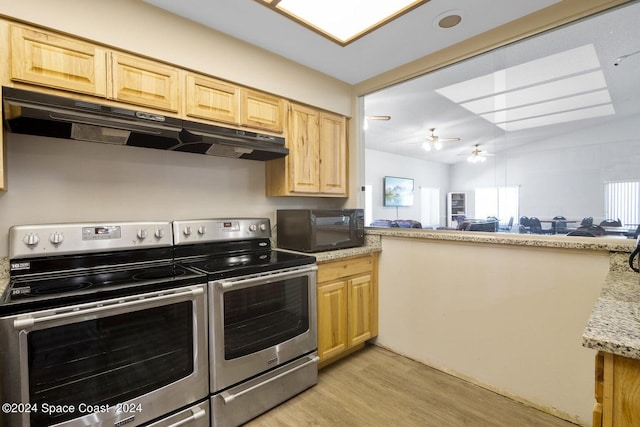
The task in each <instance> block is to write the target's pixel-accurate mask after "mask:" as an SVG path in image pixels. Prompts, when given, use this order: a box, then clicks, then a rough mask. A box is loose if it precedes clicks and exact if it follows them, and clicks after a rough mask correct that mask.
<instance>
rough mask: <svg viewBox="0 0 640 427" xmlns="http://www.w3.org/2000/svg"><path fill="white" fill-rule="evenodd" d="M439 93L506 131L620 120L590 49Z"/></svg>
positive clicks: (451, 87) (503, 71) (504, 71)
mask: <svg viewBox="0 0 640 427" xmlns="http://www.w3.org/2000/svg"><path fill="white" fill-rule="evenodd" d="M436 92H437V93H439V94H440V95H442V96H445V97H447V98H449V99H450V100H452V101H453V102H456V103H458V104H460V106H462V107H464V108H466V109H467V110H469V111H471V112H473V113H475V114H477V115H479V116H480V117H482V118H484V119H486V120H488V121H489V122H491V123H494V124H495V125H496V126H498V127H500V128H502V129H504V130H506V131H515V130H521V129H527V128H532V127H538V126H547V125H551V124H556V123H563V122H569V121H574V120H581V119H584V118H593V117H599V116H606V115H610V114H615V110H614V108H613V104H612V103H611V97H610V95H609V90H608V88H607V82H606V80H605V77H604V74H603V72H602V69H601V67H600V61H599V60H598V56H597V55H596V51H595V48H594V46H593V45H591V44H589V45H585V46H581V47H578V48H575V49H570V50H567V51H564V52H560V53H557V54H554V55H550V56H547V57H544V58H540V59H537V60H535V61H530V62H527V63H524V64H520V65H516V66H513V67H509V68H505V69H502V70H498V71H496V72H494V73H491V74H487V75H484V76H480V77H476V78H473V79H470V80H466V81H463V82H460V83H456V84H453V85H450V86H447V87H443V88H440V89H437V90H436Z"/></svg>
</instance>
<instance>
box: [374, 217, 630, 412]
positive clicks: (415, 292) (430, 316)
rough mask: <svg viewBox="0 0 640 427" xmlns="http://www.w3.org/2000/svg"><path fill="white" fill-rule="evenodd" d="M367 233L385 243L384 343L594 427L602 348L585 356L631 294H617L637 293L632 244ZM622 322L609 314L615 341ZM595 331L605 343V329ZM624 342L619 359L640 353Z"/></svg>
mask: <svg viewBox="0 0 640 427" xmlns="http://www.w3.org/2000/svg"><path fill="white" fill-rule="evenodd" d="M366 233H367V235H371V236H373V235H375V236H380V239H381V249H382V252H381V256H380V259H379V295H380V297H379V304H380V325H379V335H378V338H377V344H378V345H380V346H382V347H385V348H389V349H391V350H392V351H395V352H397V353H400V354H403V355H406V356H408V357H410V358H412V359H415V360H419V361H421V362H423V363H425V364H427V365H429V366H432V367H434V368H437V369H440V370H442V371H445V372H448V373H451V374H453V375H455V376H458V377H460V378H463V379H465V380H468V381H470V382H472V383H475V384H478V385H480V386H483V387H485V388H487V389H490V390H494V391H496V392H498V393H500V394H503V395H506V396H509V397H511V398H513V399H515V400H518V401H521V402H523V403H525V404H528V405H531V406H534V407H537V408H539V409H542V410H545V411H547V412H550V413H553V414H556V415H558V416H560V417H562V418H565V419H568V420H571V421H573V422H576V423H578V424H582V425H589V424H590V421H588V420H591V418H592V409H593V403H592V401H593V400H592V399H593V366H594V362H593V360H594V359H593V358H594V355H595V354H594V353H595V350H592V349H591V348H585V345H584V343H583V333H585V326H586V325H587V324H588V323H589V322H590V318H593V317H594V316H597V312H598V308H599V306H600V305H603V304H607V305H608V306H615V304H616V303H615V302H614V301H613V298H615V297H617V296H622V295H627V294H620V292H619V291H615V290H614V289H616V288H615V287H613V288H612V287H611V286H613V285H614V284H615V285H617V286H622V287H623V289H624V288H625V287H626V288H627V289H628V288H629V286H628V285H629V284H630V283H631V282H630V280H629V279H630V278H631V277H633V274H632V272H630V270H629V268H628V266H626V265H625V263H626V261H627V258H628V256H629V254H630V253H631V251H632V250H633V248H634V246H635V241H634V240H633V239H625V238H616V237H595V238H594V237H570V236H563V235H562V236H561V235H531V234H519V233H502V232H497V233H488V232H469V231H455V230H429V229H403V228H367V229H366ZM636 284H637V282H636ZM603 297H610V299H609V300H605V301H604V303H603V301H602V298H603ZM623 305H624V304H623ZM627 306H628V304H627ZM594 307H595V308H594ZM612 319H614V320H616V318H611V317H610V315H609V314H606V313H603V317H602V320H603V322H602V323H603V325H602V326H604V325H607V326H609V327H611V328H613V330H612V331H611V333H612V334H613V335H616V334H618V332H619V331H620V329H617V328H622V330H625V329H624V328H625V327H624V326H623V325H622V324H617V323H616V324H614V323H613V322H611V320H612ZM607 322H608V324H607ZM626 328H630V327H629V326H627V327H626ZM638 330H639V332H640V328H639V329H638ZM593 332H595V334H596V335H595V338H599V337H600V334H601V333H603V332H605V331H602V330H596V329H594V330H593ZM532 343H535V345H532ZM618 344H619V346H620V351H622V347H625V346H627V347H630V349H626V348H625V349H624V351H633V346H635V344H634V341H633V340H630V339H624V340H623V341H622V342H620V343H618ZM608 351H610V350H608ZM523 366H526V367H527V369H522V368H523Z"/></svg>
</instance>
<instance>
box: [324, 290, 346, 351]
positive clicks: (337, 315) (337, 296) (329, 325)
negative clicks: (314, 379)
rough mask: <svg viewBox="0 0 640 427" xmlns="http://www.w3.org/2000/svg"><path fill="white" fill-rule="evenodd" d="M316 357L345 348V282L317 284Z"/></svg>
mask: <svg viewBox="0 0 640 427" xmlns="http://www.w3.org/2000/svg"><path fill="white" fill-rule="evenodd" d="M317 306H318V357H320V360H321V361H322V360H325V359H329V358H331V357H333V356H336V355H338V354H340V353H342V352H343V351H345V350H346V349H347V282H346V281H344V280H343V281H339V282H334V283H329V284H325V285H321V286H318V301H317Z"/></svg>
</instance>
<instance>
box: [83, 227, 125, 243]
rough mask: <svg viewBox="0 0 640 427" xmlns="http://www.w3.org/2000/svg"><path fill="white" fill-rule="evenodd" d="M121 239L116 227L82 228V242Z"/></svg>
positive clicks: (118, 228) (118, 229)
mask: <svg viewBox="0 0 640 427" xmlns="http://www.w3.org/2000/svg"><path fill="white" fill-rule="evenodd" d="M120 237H121V233H120V227H118V226H109V225H102V226H95V227H83V228H82V240H105V239H119V238H120Z"/></svg>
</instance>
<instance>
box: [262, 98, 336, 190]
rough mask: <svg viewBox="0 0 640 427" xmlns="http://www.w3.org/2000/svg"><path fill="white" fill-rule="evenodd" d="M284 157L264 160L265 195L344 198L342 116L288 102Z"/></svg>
mask: <svg viewBox="0 0 640 427" xmlns="http://www.w3.org/2000/svg"><path fill="white" fill-rule="evenodd" d="M286 139H287V142H286V144H287V147H288V148H289V155H288V156H287V157H286V158H284V159H276V160H271V161H269V162H267V167H266V178H267V195H268V196H316V197H318V196H319V197H347V196H348V188H347V167H348V166H347V165H348V159H347V136H346V118H344V117H342V116H339V115H336V114H330V113H326V112H321V111H319V110H316V109H315V108H311V107H306V106H303V105H298V104H293V103H292V104H289V111H288V119H287V138H286Z"/></svg>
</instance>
